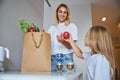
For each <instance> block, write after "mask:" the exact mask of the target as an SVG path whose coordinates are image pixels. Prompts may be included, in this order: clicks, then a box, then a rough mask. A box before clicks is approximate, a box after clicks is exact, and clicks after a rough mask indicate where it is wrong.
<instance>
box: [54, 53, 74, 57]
mask: <svg viewBox="0 0 120 80" xmlns="http://www.w3.org/2000/svg"><path fill="white" fill-rule="evenodd" d="M56 55H73V53H67V54H66V53H57V54H54V55H53V54H52V56H56Z"/></svg>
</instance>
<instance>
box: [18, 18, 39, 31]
mask: <svg viewBox="0 0 120 80" xmlns="http://www.w3.org/2000/svg"><path fill="white" fill-rule="evenodd" d="M19 24H20V28H21V30H22V31H23V32H24V33H27V32H28V29H30V28H31V27H33V28H34V29H35V32H40V30H39V28H38V27H37V26H36V25H35V24H34V23H27V21H26V20H20V21H19Z"/></svg>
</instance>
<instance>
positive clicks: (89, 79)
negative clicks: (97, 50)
mask: <svg viewBox="0 0 120 80" xmlns="http://www.w3.org/2000/svg"><path fill="white" fill-rule="evenodd" d="M83 57H84V58H85V59H86V60H87V73H86V74H87V76H86V80H111V77H110V65H109V62H108V60H107V59H106V57H105V56H104V55H102V54H94V55H91V54H90V53H83Z"/></svg>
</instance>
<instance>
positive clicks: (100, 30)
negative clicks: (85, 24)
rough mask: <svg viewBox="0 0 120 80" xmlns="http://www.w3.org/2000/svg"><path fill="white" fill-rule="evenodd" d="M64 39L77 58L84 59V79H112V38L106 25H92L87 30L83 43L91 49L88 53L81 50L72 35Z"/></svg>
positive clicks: (113, 64)
mask: <svg viewBox="0 0 120 80" xmlns="http://www.w3.org/2000/svg"><path fill="white" fill-rule="evenodd" d="M65 41H67V42H69V43H70V45H71V46H72V48H73V50H74V52H75V53H76V55H77V56H78V57H79V58H82V59H86V61H87V71H86V72H87V73H86V74H87V75H86V80H112V78H113V74H114V68H115V63H114V58H113V57H114V56H113V48H112V40H111V36H110V33H109V31H108V29H107V28H106V27H103V26H93V27H91V28H90V29H89V30H88V32H87V34H86V37H85V45H86V46H88V47H89V48H90V49H91V52H89V53H84V52H82V51H81V50H80V48H79V47H78V46H77V45H76V43H75V42H74V41H73V40H72V37H70V38H69V39H65Z"/></svg>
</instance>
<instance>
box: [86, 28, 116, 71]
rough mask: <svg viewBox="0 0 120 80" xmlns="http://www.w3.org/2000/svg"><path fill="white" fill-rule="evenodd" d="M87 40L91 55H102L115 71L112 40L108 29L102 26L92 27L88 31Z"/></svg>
mask: <svg viewBox="0 0 120 80" xmlns="http://www.w3.org/2000/svg"><path fill="white" fill-rule="evenodd" d="M88 38H89V47H90V48H91V50H92V53H93V54H97V53H101V54H102V55H104V56H105V57H106V58H107V60H108V61H109V64H110V66H111V67H112V69H113V71H115V62H114V55H113V46H112V39H111V35H110V32H109V31H108V29H107V28H106V27H104V26H93V27H91V28H90V29H89V31H88Z"/></svg>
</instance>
